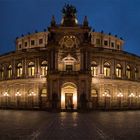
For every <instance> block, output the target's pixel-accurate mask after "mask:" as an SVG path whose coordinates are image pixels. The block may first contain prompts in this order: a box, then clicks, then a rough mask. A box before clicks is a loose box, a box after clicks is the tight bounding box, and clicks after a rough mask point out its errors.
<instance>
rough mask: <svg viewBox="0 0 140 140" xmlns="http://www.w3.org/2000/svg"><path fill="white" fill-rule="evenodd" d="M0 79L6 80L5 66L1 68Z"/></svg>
mask: <svg viewBox="0 0 140 140" xmlns="http://www.w3.org/2000/svg"><path fill="white" fill-rule="evenodd" d="M0 79H1V80H2V79H4V66H1V68H0Z"/></svg>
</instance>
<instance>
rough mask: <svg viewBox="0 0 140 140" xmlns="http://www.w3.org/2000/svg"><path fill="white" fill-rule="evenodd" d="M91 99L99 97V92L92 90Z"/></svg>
mask: <svg viewBox="0 0 140 140" xmlns="http://www.w3.org/2000/svg"><path fill="white" fill-rule="evenodd" d="M91 97H97V90H95V89H92V90H91Z"/></svg>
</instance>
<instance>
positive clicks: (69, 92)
mask: <svg viewBox="0 0 140 140" xmlns="http://www.w3.org/2000/svg"><path fill="white" fill-rule="evenodd" d="M61 109H77V86H76V85H75V84H74V83H71V82H67V83H64V84H63V85H62V87H61Z"/></svg>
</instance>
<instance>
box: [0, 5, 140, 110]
mask: <svg viewBox="0 0 140 140" xmlns="http://www.w3.org/2000/svg"><path fill="white" fill-rule="evenodd" d="M76 13H77V11H76V8H75V7H74V6H71V5H65V6H64V7H63V9H62V14H63V15H62V21H61V22H60V24H57V23H56V21H55V17H54V16H52V19H51V21H50V27H48V28H47V29H46V30H44V31H42V32H37V31H36V32H35V33H28V34H27V35H22V36H21V37H18V38H16V50H15V51H13V52H10V53H6V54H3V55H1V56H0V108H19V109H50V110H51V109H58V110H59V109H60V110H70V109H75V110H77V109H91V110H92V109H93V110H94V109H139V108H140V57H139V56H136V55H134V54H131V53H128V52H125V51H124V50H123V45H124V41H123V39H122V38H118V37H117V36H114V35H111V34H110V33H109V34H106V33H104V32H103V31H101V32H95V31H94V30H92V29H91V27H89V24H88V19H87V17H86V16H85V17H84V18H83V23H81V24H79V23H78V20H77V18H76Z"/></svg>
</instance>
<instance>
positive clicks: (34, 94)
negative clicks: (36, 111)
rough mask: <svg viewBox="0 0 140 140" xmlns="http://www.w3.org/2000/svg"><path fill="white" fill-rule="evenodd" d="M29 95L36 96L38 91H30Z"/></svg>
mask: <svg viewBox="0 0 140 140" xmlns="http://www.w3.org/2000/svg"><path fill="white" fill-rule="evenodd" d="M28 96H36V93H34V92H30V93H29V94H28Z"/></svg>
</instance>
